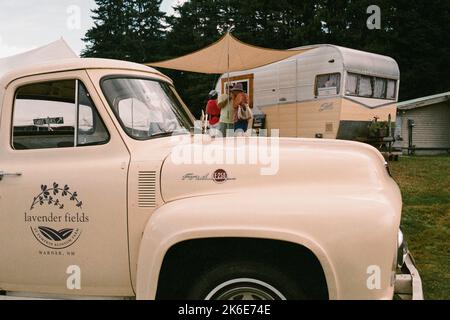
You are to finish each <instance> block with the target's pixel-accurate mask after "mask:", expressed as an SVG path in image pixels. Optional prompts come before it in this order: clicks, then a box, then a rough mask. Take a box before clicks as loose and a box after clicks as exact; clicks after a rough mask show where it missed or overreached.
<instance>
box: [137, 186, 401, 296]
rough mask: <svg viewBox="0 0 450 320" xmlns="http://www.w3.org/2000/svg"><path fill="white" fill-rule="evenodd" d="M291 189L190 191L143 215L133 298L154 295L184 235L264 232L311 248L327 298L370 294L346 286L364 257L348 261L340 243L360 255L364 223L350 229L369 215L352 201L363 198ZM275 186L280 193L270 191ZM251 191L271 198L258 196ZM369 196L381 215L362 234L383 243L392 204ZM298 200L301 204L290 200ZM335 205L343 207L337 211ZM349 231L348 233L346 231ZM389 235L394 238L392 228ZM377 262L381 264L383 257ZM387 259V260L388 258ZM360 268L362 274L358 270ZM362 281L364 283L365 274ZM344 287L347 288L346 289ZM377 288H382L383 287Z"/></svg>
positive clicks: (362, 205)
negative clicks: (165, 263) (170, 253)
mask: <svg viewBox="0 0 450 320" xmlns="http://www.w3.org/2000/svg"><path fill="white" fill-rule="evenodd" d="M254 191H256V190H254ZM291 191H292V190H280V188H277V189H276V190H268V189H265V190H264V191H261V192H256V194H252V193H250V192H247V193H246V194H245V195H244V196H240V193H239V192H236V193H232V194H220V195H209V196H202V197H192V198H186V199H180V200H177V201H173V202H169V203H166V204H165V205H163V206H161V207H160V208H158V209H157V210H156V211H155V212H154V213H153V215H152V217H151V218H150V220H149V221H148V224H147V226H146V228H145V231H144V235H143V238H142V242H141V246H140V250H139V259H138V269H137V279H136V283H137V288H136V297H137V299H154V298H155V297H156V291H157V287H158V278H159V274H160V269H161V266H162V263H163V260H164V256H165V254H166V253H167V251H168V250H169V249H170V248H171V247H172V246H174V245H175V244H177V243H179V242H182V241H185V240H191V239H199V238H211V237H246V238H264V239H272V240H281V241H287V242H292V243H296V244H299V245H302V246H304V247H306V248H308V249H309V250H310V251H311V252H313V253H314V254H315V255H316V257H317V259H318V260H319V262H320V264H321V265H322V268H323V271H324V274H325V278H326V281H327V286H328V294H329V297H330V299H339V298H349V297H350V298H356V297H357V296H359V298H361V297H363V298H364V297H369V298H373V296H371V295H370V294H368V293H363V292H361V291H363V289H361V288H352V286H354V281H350V282H349V281H347V279H346V276H345V275H346V274H347V277H348V274H350V275H352V274H355V272H357V274H356V279H357V280H361V277H364V276H365V272H366V267H365V262H364V259H362V261H361V263H362V265H363V268H362V267H361V266H360V263H357V264H355V263H352V261H348V260H349V259H350V258H351V257H349V253H348V252H347V251H348V250H346V249H345V248H348V247H347V246H352V245H353V244H355V245H354V246H353V247H352V252H353V253H354V254H355V255H357V256H358V254H359V256H361V252H364V249H365V246H363V247H364V248H361V245H360V244H359V245H356V244H357V241H355V238H354V237H355V231H356V233H357V234H359V233H361V232H365V231H367V230H365V229H366V228H360V229H356V230H355V228H354V223H355V222H356V223H358V222H360V221H364V222H366V221H367V217H369V218H373V214H370V210H367V209H365V211H369V214H367V213H365V215H363V214H362V213H361V211H360V210H356V208H358V207H359V208H367V205H368V199H367V198H366V197H361V198H358V197H355V196H354V197H352V198H345V197H343V196H341V197H333V196H328V197H327V201H323V200H324V199H318V198H314V197H310V196H305V197H304V198H303V197H302V196H301V194H302V193H292V192H291ZM274 192H275V193H274ZM280 192H282V194H283V197H278V198H277V197H273V195H274V194H277V193H280ZM253 193H254V192H253ZM263 193H264V194H263ZM254 196H258V197H260V198H261V199H271V201H270V202H269V201H263V202H261V201H260V202H258V201H255V199H256V198H255V197H254ZM371 201H372V203H371V206H370V207H371V208H373V209H378V210H373V211H378V212H380V211H381V212H385V214H384V215H381V219H380V215H378V217H377V219H373V220H374V221H375V220H376V221H377V222H376V223H375V228H376V230H377V231H375V232H372V234H371V235H369V236H368V237H367V238H368V241H369V243H378V244H379V245H380V246H381V247H383V245H384V244H383V243H380V241H382V240H380V239H381V238H384V241H387V240H386V238H388V239H389V238H391V235H390V234H388V236H387V237H386V232H384V230H390V229H392V228H393V226H392V224H395V222H393V219H392V210H390V207H389V206H387V205H386V203H384V202H383V201H382V199H378V201H373V200H371ZM299 203H301V206H298V205H297V206H296V205H293V204H299ZM217 204H222V205H221V206H218V205H217ZM223 204H225V205H223ZM350 204H351V205H350ZM337 208H347V209H346V211H345V212H343V211H339V210H338V209H337ZM389 213H390V214H391V216H390V215H389ZM362 216H365V218H362ZM389 216H390V218H389ZM372 226H373V225H372ZM377 227H378V228H377ZM394 228H395V227H394ZM380 230H383V231H380ZM380 232H381V234H382V236H381V237H380ZM349 234H352V236H348V235H349ZM392 237H393V239H394V241H395V239H396V231H395V232H394V234H393V236H392ZM374 238H376V240H375V239H374ZM389 246H390V245H389ZM393 249H394V248H393ZM374 251H377V250H374ZM392 251H395V250H392ZM378 256H379V255H378V254H375V258H374V257H372V258H368V260H370V261H368V262H367V263H370V262H371V261H372V260H373V261H377V257H378ZM350 260H351V259H350ZM377 262H379V263H381V262H380V261H377ZM383 264H384V265H385V264H386V263H385V261H383ZM388 264H389V266H391V265H392V260H391V261H389V263H388ZM384 265H383V266H384ZM388 268H389V267H388ZM361 272H363V273H364V275H361ZM362 281H364V286H365V285H366V282H365V278H363V279H362ZM346 282H349V283H346ZM364 286H360V287H364ZM349 287H350V288H351V290H350V291H348V292H346V290H347V289H348V288H349ZM383 293H384V294H385V290H384V291H383Z"/></svg>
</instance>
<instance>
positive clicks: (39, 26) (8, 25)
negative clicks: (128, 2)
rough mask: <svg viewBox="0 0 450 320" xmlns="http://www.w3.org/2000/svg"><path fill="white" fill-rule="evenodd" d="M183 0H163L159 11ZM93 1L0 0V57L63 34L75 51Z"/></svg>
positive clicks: (81, 43)
mask: <svg viewBox="0 0 450 320" xmlns="http://www.w3.org/2000/svg"><path fill="white" fill-rule="evenodd" d="M184 1H185V0H163V4H162V6H161V10H163V11H166V12H168V13H169V14H171V13H173V10H172V6H173V5H175V4H177V3H179V2H184ZM93 8H95V1H94V0H0V57H6V56H10V55H13V54H17V53H20V52H23V51H27V50H30V49H33V48H36V47H40V46H42V45H45V44H47V43H50V42H52V41H55V40H57V39H59V38H61V37H63V38H64V39H65V40H66V41H67V42H68V43H69V45H70V46H71V47H72V49H73V50H74V51H75V52H77V53H79V52H80V51H81V49H83V48H84V44H83V42H82V41H81V38H82V37H84V35H85V33H86V30H88V29H89V28H90V27H91V26H92V25H93V21H92V19H91V11H90V10H91V9H93Z"/></svg>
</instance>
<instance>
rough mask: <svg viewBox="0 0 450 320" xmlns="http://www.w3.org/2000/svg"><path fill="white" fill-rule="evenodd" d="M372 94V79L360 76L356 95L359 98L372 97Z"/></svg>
mask: <svg viewBox="0 0 450 320" xmlns="http://www.w3.org/2000/svg"><path fill="white" fill-rule="evenodd" d="M372 94H373V88H372V78H371V77H367V76H360V78H359V86H358V95H359V96H360V97H372Z"/></svg>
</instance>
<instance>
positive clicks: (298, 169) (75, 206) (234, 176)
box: [0, 42, 422, 299]
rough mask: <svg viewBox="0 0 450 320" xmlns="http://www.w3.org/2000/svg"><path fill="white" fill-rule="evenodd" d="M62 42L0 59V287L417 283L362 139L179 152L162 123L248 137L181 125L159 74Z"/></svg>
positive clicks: (390, 290) (168, 288)
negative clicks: (242, 154) (239, 157)
mask: <svg viewBox="0 0 450 320" xmlns="http://www.w3.org/2000/svg"><path fill="white" fill-rule="evenodd" d="M66 49H67V48H65V45H64V44H63V43H62V42H58V43H55V44H52V45H50V46H49V47H45V48H41V49H38V50H36V51H34V52H31V53H29V54H26V55H22V56H21V57H19V60H20V61H21V63H20V66H19V65H15V62H16V61H17V59H16V58H10V59H7V60H0V70H1V71H2V72H1V73H0V290H1V293H2V297H3V298H5V299H6V298H13V297H17V296H20V297H25V296H26V297H42V298H46V297H66V298H80V297H104V298H117V297H119V298H137V299H169V298H170V299H301V298H313V299H391V298H392V297H393V295H394V288H395V287H396V288H397V289H398V292H399V293H403V294H407V295H410V296H411V295H412V296H413V297H414V298H418V299H420V298H421V295H422V291H421V284H420V277H419V275H418V273H417V270H416V269H415V267H414V264H413V263H412V262H411V259H410V256H409V254H408V252H407V250H406V247H405V244H404V242H403V237H402V235H401V233H400V231H399V225H400V217H401V209H402V201H401V195H400V191H399V188H398V186H397V185H396V183H395V182H394V181H393V179H392V178H391V177H390V175H389V173H388V170H387V168H386V164H385V161H384V159H383V157H382V156H381V155H380V153H379V152H378V151H377V150H376V149H374V148H372V147H370V146H368V145H365V144H360V143H355V142H349V141H337V140H325V139H323V140H321V139H284V138H281V139H279V140H276V141H275V140H273V141H274V142H276V146H277V149H276V153H275V155H276V157H277V165H278V167H277V171H276V172H275V173H276V174H273V173H274V172H272V174H262V173H261V169H264V168H262V165H259V164H249V163H244V164H241V163H229V162H226V163H222V164H217V163H208V162H206V161H203V160H201V161H197V162H194V163H179V162H177V161H176V157H174V153H175V150H177V149H176V148H178V147H180V142H179V141H177V138H180V139H184V140H183V141H184V142H183V143H181V145H182V146H184V147H187V148H188V149H189V148H193V149H194V150H197V149H201V148H206V147H207V148H212V149H214V150H221V151H222V152H223V155H224V156H225V157H228V156H230V155H231V156H233V155H234V154H235V153H236V151H238V150H241V151H242V150H244V151H248V150H251V149H252V148H254V147H255V146H257V145H258V144H259V143H260V142H261V141H262V139H263V138H257V137H245V138H244V137H241V138H227V139H214V140H211V139H210V138H209V137H208V136H202V135H197V134H193V133H191V127H192V126H193V125H194V119H193V117H192V115H191V114H190V112H189V110H188V109H187V108H186V106H185V105H184V104H183V103H182V101H181V99H180V98H179V96H178V95H177V93H176V91H175V89H174V87H173V85H172V82H171V80H170V79H169V78H167V77H166V76H164V75H163V74H161V73H160V72H158V71H156V70H154V69H152V68H148V67H145V66H142V65H138V64H134V63H129V62H124V61H113V60H104V59H80V58H74V57H72V53H71V52H70V51H68V50H66ZM56 53H58V54H56ZM8 66H14V68H13V69H11V70H9V71H7V70H6V69H8V68H9V67H8ZM224 143H225V145H224ZM233 143H235V144H233ZM265 165H266V164H265ZM400 268H402V271H403V272H406V271H408V269H409V271H410V272H406V273H403V274H400V273H399V272H400V271H399V270H400Z"/></svg>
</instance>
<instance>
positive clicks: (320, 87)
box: [315, 73, 341, 96]
mask: <svg viewBox="0 0 450 320" xmlns="http://www.w3.org/2000/svg"><path fill="white" fill-rule="evenodd" d="M340 86H341V74H340V73H329V74H321V75H318V76H316V86H315V95H316V96H331V95H336V94H339V89H340Z"/></svg>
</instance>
